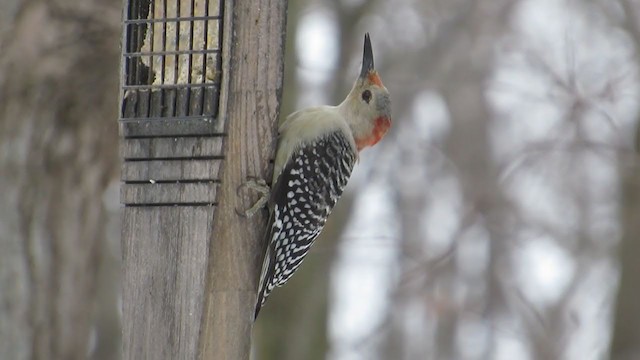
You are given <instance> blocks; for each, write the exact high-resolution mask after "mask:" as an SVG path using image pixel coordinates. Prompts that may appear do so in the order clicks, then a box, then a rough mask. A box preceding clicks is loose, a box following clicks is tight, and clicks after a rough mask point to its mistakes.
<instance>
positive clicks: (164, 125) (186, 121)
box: [120, 117, 218, 138]
mask: <svg viewBox="0 0 640 360" xmlns="http://www.w3.org/2000/svg"><path fill="white" fill-rule="evenodd" d="M217 123H218V120H217V119H216V118H214V117H202V118H200V117H198V118H166V119H164V118H162V119H135V120H133V119H123V120H120V127H121V134H122V135H123V136H124V137H125V138H128V137H152V136H198V135H215V134H216V130H217V129H218V127H216V124H217Z"/></svg>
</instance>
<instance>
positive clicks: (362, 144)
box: [356, 116, 391, 151]
mask: <svg viewBox="0 0 640 360" xmlns="http://www.w3.org/2000/svg"><path fill="white" fill-rule="evenodd" d="M374 124H375V125H374V126H373V131H371V134H370V135H369V136H367V137H363V138H360V139H356V146H357V147H358V151H360V150H362V149H364V148H366V147H368V146H373V145H375V144H377V143H378V142H379V141H380V140H381V139H382V138H383V137H384V135H385V134H386V133H387V131H389V128H391V119H389V118H387V117H384V116H379V117H378V118H376V120H375V121H374Z"/></svg>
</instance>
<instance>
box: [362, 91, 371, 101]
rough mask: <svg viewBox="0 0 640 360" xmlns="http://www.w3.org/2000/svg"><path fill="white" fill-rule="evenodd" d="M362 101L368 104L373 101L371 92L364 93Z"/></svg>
mask: <svg viewBox="0 0 640 360" xmlns="http://www.w3.org/2000/svg"><path fill="white" fill-rule="evenodd" d="M362 100H364V101H365V102H366V103H367V104H368V103H369V101H371V91H369V90H365V91H363V92H362Z"/></svg>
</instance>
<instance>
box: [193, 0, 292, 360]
mask: <svg viewBox="0 0 640 360" xmlns="http://www.w3.org/2000/svg"><path fill="white" fill-rule="evenodd" d="M286 8H287V1H286V0H259V1H250V0H242V1H228V2H227V6H226V8H225V9H226V10H225V11H226V18H225V23H227V24H231V27H232V28H231V29H229V28H227V29H226V31H225V39H224V43H225V49H224V50H225V51H224V53H223V69H227V72H226V73H224V74H223V78H224V80H223V92H222V94H221V96H222V97H221V111H222V113H223V114H225V115H226V126H227V127H226V131H225V133H226V135H227V136H226V138H225V147H224V151H225V161H224V165H223V170H222V181H221V186H220V189H219V194H218V208H217V209H216V214H215V216H214V224H213V225H214V226H213V229H214V232H213V235H212V239H211V242H210V244H211V245H210V251H209V271H208V276H207V280H206V281H207V287H206V288H207V292H206V294H205V304H204V306H205V308H204V312H203V327H202V331H201V339H200V340H201V343H200V351H201V353H200V358H201V359H249V354H250V349H251V328H252V324H253V310H254V306H255V301H256V288H257V280H258V279H257V278H258V276H259V272H260V264H259V262H260V260H261V259H260V251H261V249H262V247H261V244H260V242H261V240H262V236H263V231H264V225H265V222H264V221H265V219H264V216H256V217H254V218H252V219H244V218H242V217H239V216H238V215H237V213H236V208H247V207H248V206H250V203H251V201H250V200H255V197H252V198H251V199H248V198H244V197H239V196H238V195H237V193H236V189H237V187H238V185H240V184H241V183H242V182H244V181H246V179H247V177H249V176H257V177H261V178H264V179H268V177H269V176H270V175H271V174H270V171H269V167H268V166H266V165H267V164H268V162H269V159H270V158H271V157H272V156H273V151H274V145H275V136H274V135H275V131H274V130H275V126H276V124H277V119H278V115H279V108H280V97H281V94H282V79H283V68H284V43H285V30H286ZM225 86H227V88H226V92H225V90H224V89H225Z"/></svg>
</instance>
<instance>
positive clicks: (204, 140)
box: [120, 136, 222, 160]
mask: <svg viewBox="0 0 640 360" xmlns="http://www.w3.org/2000/svg"><path fill="white" fill-rule="evenodd" d="M120 155H121V156H122V158H123V159H125V160H137V159H154V158H161V159H167V158H188V157H192V158H199V157H216V156H220V157H221V156H222V137H220V136H217V137H174V138H143V139H124V140H122V142H121V146H120Z"/></svg>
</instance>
